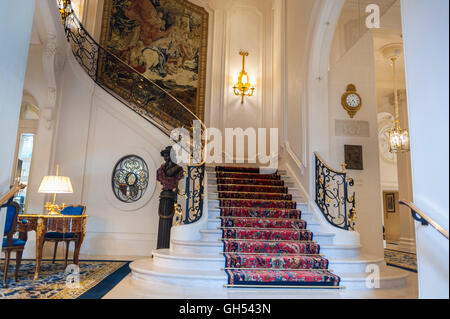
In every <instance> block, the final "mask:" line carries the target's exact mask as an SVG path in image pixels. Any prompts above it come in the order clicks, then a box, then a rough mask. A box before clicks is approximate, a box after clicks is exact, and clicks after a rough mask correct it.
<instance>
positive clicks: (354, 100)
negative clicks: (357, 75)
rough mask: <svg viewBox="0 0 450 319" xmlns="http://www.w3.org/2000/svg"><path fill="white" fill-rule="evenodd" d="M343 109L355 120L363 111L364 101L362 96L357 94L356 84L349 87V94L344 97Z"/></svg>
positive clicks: (346, 93) (342, 100)
mask: <svg viewBox="0 0 450 319" xmlns="http://www.w3.org/2000/svg"><path fill="white" fill-rule="evenodd" d="M341 102H342V107H343V108H344V109H345V110H346V111H347V112H348V115H350V118H353V117H354V116H355V114H356V112H358V111H359V110H360V109H361V106H362V99H361V96H360V95H359V94H358V93H356V86H355V85H354V84H349V85H347V92H345V93H344V94H343V95H342V99H341Z"/></svg>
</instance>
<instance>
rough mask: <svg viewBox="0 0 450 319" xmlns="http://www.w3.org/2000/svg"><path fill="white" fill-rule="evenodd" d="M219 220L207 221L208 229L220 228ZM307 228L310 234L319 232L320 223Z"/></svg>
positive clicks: (309, 224)
mask: <svg viewBox="0 0 450 319" xmlns="http://www.w3.org/2000/svg"><path fill="white" fill-rule="evenodd" d="M220 225H221V220H220V218H211V217H210V218H209V219H208V229H217V227H220ZM307 228H308V229H309V230H311V231H312V232H318V231H319V230H320V223H318V222H310V223H307Z"/></svg>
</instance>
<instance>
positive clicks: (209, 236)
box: [200, 229, 336, 245]
mask: <svg viewBox="0 0 450 319" xmlns="http://www.w3.org/2000/svg"><path fill="white" fill-rule="evenodd" d="M200 234H201V235H202V237H201V240H202V241H215V240H219V239H220V238H221V237H222V231H221V230H218V229H202V230H200ZM335 236H336V235H335V234H329V233H328V234H327V233H318V232H317V233H314V235H313V240H314V241H316V242H317V243H318V244H320V245H330V244H333V239H334V237H335Z"/></svg>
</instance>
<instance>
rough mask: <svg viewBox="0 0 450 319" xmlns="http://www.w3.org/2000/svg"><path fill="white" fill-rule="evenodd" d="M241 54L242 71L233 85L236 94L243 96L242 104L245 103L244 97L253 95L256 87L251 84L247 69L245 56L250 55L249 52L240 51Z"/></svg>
mask: <svg viewBox="0 0 450 319" xmlns="http://www.w3.org/2000/svg"><path fill="white" fill-rule="evenodd" d="M239 55H241V56H242V71H241V73H239V77H238V82H237V83H236V84H235V85H234V86H233V90H234V94H235V95H237V96H241V104H244V98H245V97H246V96H247V97H250V96H253V94H254V93H255V87H254V86H253V85H251V84H250V77H249V76H248V74H247V72H246V71H245V57H247V56H248V52H247V51H240V52H239Z"/></svg>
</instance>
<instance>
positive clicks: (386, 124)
mask: <svg viewBox="0 0 450 319" xmlns="http://www.w3.org/2000/svg"><path fill="white" fill-rule="evenodd" d="M393 125H394V116H393V115H392V114H390V113H387V112H382V113H379V114H378V149H379V152H380V155H381V158H382V159H383V160H384V161H385V162H388V163H394V161H395V154H394V153H391V152H390V151H389V130H390V129H391V128H392V126H393Z"/></svg>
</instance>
